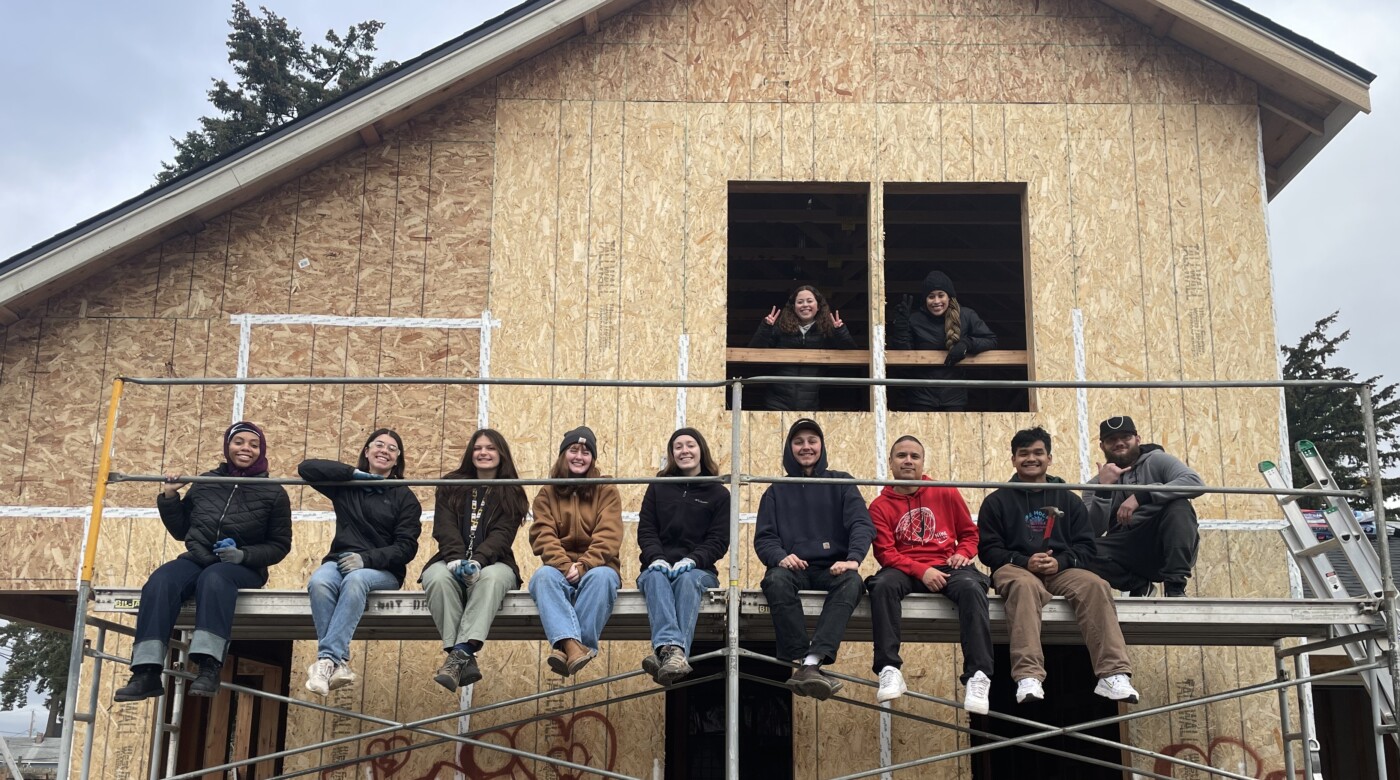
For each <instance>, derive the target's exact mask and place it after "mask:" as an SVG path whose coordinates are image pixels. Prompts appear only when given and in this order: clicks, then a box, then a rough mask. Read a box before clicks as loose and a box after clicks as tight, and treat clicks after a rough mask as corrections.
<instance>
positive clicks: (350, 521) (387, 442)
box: [297, 428, 423, 696]
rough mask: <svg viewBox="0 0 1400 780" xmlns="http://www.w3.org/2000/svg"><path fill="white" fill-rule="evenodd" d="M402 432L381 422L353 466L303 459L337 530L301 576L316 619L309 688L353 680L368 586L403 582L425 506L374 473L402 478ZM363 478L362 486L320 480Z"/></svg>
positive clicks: (304, 474) (301, 469) (305, 473)
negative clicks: (353, 649) (315, 565)
mask: <svg viewBox="0 0 1400 780" xmlns="http://www.w3.org/2000/svg"><path fill="white" fill-rule="evenodd" d="M406 458H407V454H406V453H405V452H404V448H403V439H401V438H399V435H398V433H396V432H394V431H392V430H390V429H388V428H380V429H379V430H376V431H375V432H373V433H371V434H370V435H369V438H368V439H366V440H365V446H364V447H363V448H361V449H360V459H359V461H358V463H357V464H356V465H355V466H348V465H346V464H344V463H339V462H336V461H333V460H304V461H302V462H301V465H299V466H297V473H298V474H300V475H301V478H302V479H304V480H306V481H307V482H310V483H312V485H311V486H312V487H314V488H315V489H316V490H317V491H318V492H320V493H321V494H322V495H324V496H325V497H326V498H329V499H330V500H331V505H332V506H333V507H334V508H335V536H334V538H332V539H331V549H330V552H328V553H326V557H324V558H322V559H321V568H319V569H317V570H316V571H314V572H312V574H311V579H310V581H308V582H307V583H306V590H307V591H308V592H309V593H310V595H311V618H312V619H313V620H314V621H315V622H316V638H317V645H316V662H315V663H313V664H311V667H310V668H309V669H307V679H306V689H307V690H308V691H311V692H312V693H318V694H320V695H322V696H325V695H326V694H327V693H328V692H329V691H331V690H333V689H336V688H343V687H345V686H347V685H351V684H353V683H354V682H355V673H354V672H352V671H350V640H351V639H352V638H353V637H354V636H355V627H356V626H358V625H359V624H360V616H361V615H363V614H364V612H365V602H366V599H367V598H368V596H369V592H370V591H372V590H395V589H398V588H401V587H403V579H404V575H405V574H406V573H407V571H408V562H409V561H411V560H413V556H415V555H417V554H418V535H419V533H420V532H421V531H422V530H423V526H422V522H421V521H422V516H423V507H422V505H421V504H419V503H418V497H417V496H415V495H413V491H412V490H410V489H408V488H407V487H405V486H403V485H396V486H394V487H390V488H384V487H378V486H376V485H375V484H374V482H373V480H379V479H385V478H388V479H403V474H404V460H405V459H406ZM352 480H367V481H366V483H365V486H364V487H341V486H337V485H325V484H317V483H324V482H350V481H352Z"/></svg>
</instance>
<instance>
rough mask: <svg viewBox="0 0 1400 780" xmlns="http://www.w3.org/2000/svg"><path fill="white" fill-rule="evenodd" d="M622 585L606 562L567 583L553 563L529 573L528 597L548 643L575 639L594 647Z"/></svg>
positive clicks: (593, 648)
mask: <svg viewBox="0 0 1400 780" xmlns="http://www.w3.org/2000/svg"><path fill="white" fill-rule="evenodd" d="M621 586H622V578H621V577H619V576H618V575H617V572H616V571H614V570H612V569H610V568H608V567H607V566H599V567H597V568H594V569H589V570H588V571H586V572H584V573H583V576H582V577H580V578H579V581H578V584H577V585H570V584H569V581H568V580H566V579H564V572H562V571H559V570H558V569H556V568H554V567H553V566H541V567H540V568H538V569H536V570H535V573H534V574H533V575H531V577H530V597H531V598H533V599H534V600H535V606H536V607H537V608H538V609H539V611H540V622H541V623H542V624H544V635H545V638H547V639H548V640H549V646H550V647H554V646H555V645H556V644H557V643H559V642H561V641H563V640H565V639H577V640H578V641H580V642H582V643H583V644H584V645H586V646H587V647H588V648H589V649H590V650H597V649H598V636H599V635H600V634H602V633H603V626H605V625H607V622H608V618H609V617H611V616H612V609H613V602H615V601H617V589H618V588H620V587H621Z"/></svg>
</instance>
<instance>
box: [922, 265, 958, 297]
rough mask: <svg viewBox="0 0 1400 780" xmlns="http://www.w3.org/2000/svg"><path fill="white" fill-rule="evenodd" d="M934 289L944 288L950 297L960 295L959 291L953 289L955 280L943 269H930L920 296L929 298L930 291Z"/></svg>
mask: <svg viewBox="0 0 1400 780" xmlns="http://www.w3.org/2000/svg"><path fill="white" fill-rule="evenodd" d="M934 290H942V291H943V292H945V293H948V297H949V298H956V297H958V291H957V290H955V289H953V280H952V279H949V278H948V274H945V273H943V272H942V271H929V274H928V276H925V277H924V286H923V288H922V290H921V292H922V295H921V296H920V297H923V298H927V297H928V295H929V293H931V292H933V291H934Z"/></svg>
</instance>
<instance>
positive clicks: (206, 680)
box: [185, 655, 224, 697]
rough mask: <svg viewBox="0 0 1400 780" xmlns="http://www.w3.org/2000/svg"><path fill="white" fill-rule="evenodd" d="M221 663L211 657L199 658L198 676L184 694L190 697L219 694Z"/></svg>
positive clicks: (203, 656) (202, 656)
mask: <svg viewBox="0 0 1400 780" xmlns="http://www.w3.org/2000/svg"><path fill="white" fill-rule="evenodd" d="M223 666H224V665H223V663H222V662H220V661H218V660H217V659H215V658H214V657H213V656H208V655H201V656H199V675H198V676H197V677H195V678H194V682H192V683H190V687H188V688H186V689H185V692H186V693H188V694H189V695H190V696H206V697H207V696H214V695H217V694H218V693H219V670H220V669H222V668H223Z"/></svg>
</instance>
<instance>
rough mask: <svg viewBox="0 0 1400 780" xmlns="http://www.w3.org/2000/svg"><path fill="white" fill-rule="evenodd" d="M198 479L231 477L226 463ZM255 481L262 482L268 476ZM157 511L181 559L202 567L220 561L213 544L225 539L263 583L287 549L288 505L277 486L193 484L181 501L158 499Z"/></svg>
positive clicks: (289, 545)
mask: <svg viewBox="0 0 1400 780" xmlns="http://www.w3.org/2000/svg"><path fill="white" fill-rule="evenodd" d="M200 476H203V477H227V476H231V475H230V474H229V469H228V464H227V463H221V464H219V467H218V468H216V469H214V470H213V471H206V472H204V473H203V474H201V475H200ZM257 476H259V477H266V476H267V472H263V473H262V474H258V475H257ZM156 509H158V510H159V511H160V521H161V522H162V523H165V530H167V531H169V532H170V535H171V536H173V537H175V539H176V540H177V541H182V542H184V543H185V550H186V551H185V552H183V553H181V554H180V557H181V558H184V559H185V560H188V561H194V562H195V563H198V564H199V565H201V566H212V565H213V564H216V563H218V562H219V558H218V556H217V555H215V554H214V550H213V547H214V543H215V542H217V541H219V539H221V538H223V537H228V538H230V539H232V540H234V541H235V542H237V543H238V548H239V549H241V550H243V552H244V553H245V554H246V557H245V558H244V559H243V564H242V565H244V566H247V567H248V568H250V569H254V570H256V571H258V572H259V573H260V574H261V575H262V577H263V579H264V580H266V579H267V567H269V566H272V565H273V564H276V563H278V562H279V561H281V560H282V559H283V558H285V557H287V553H288V552H289V551H290V550H291V549H292V502H291V501H290V500H288V498H287V491H286V490H285V489H284V488H283V487H282V486H281V485H274V484H271V483H269V484H266V485H260V484H256V483H248V484H238V485H215V484H207V483H206V484H195V485H191V486H190V489H189V490H187V491H185V495H184V496H183V497H181V496H176V497H174V498H167V497H166V495H165V493H163V492H162V493H160V494H158V495H157V496H156Z"/></svg>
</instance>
